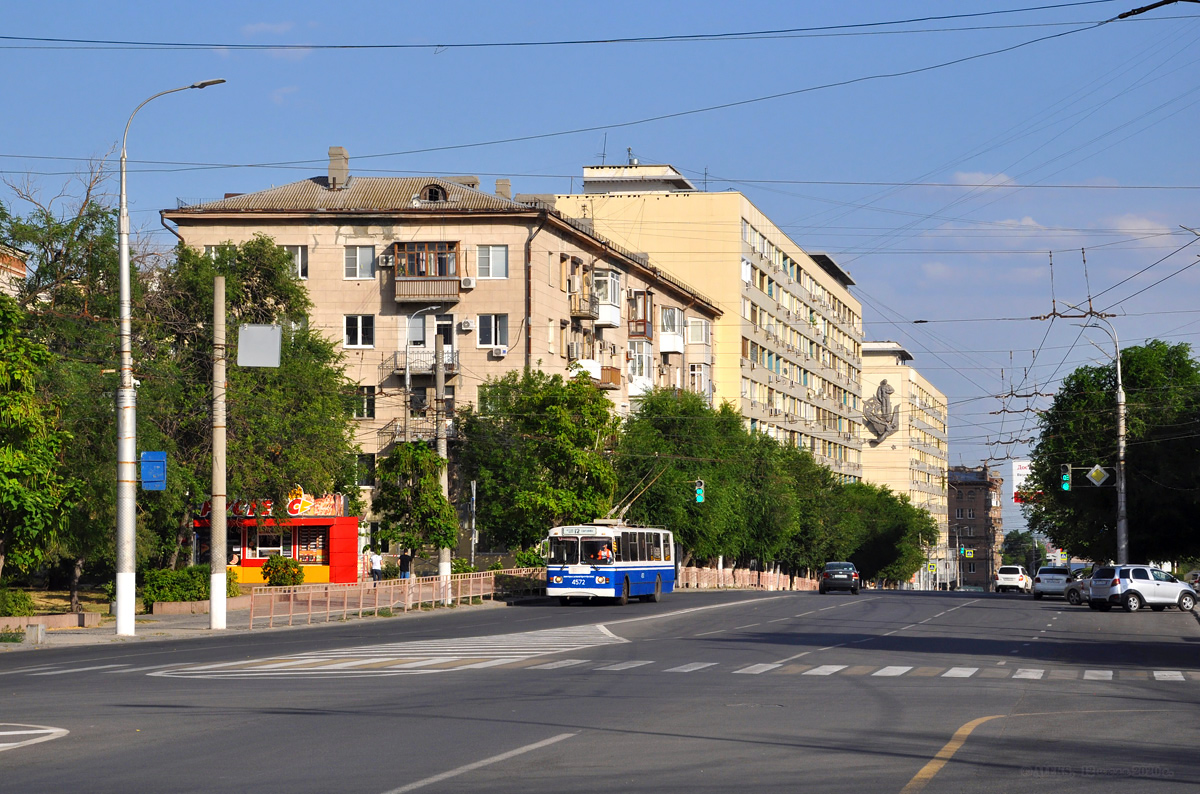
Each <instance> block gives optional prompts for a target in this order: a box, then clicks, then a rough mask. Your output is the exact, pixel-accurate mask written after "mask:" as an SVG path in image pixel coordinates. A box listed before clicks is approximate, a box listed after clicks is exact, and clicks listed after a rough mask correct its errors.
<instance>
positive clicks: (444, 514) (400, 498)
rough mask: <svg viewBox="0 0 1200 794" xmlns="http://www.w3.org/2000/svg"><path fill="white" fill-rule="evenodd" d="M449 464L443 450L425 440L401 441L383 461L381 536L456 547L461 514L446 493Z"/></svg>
mask: <svg viewBox="0 0 1200 794" xmlns="http://www.w3.org/2000/svg"><path fill="white" fill-rule="evenodd" d="M445 467H446V462H445V461H444V460H442V458H441V457H440V456H439V455H438V454H437V450H436V449H432V448H431V447H430V446H429V445H428V444H426V443H425V442H424V441H416V442H413V443H410V444H397V445H396V446H395V447H393V449H392V451H391V452H390V453H388V455H387V457H385V458H383V459H382V460H381V461H379V465H378V477H379V486H378V487H377V488H376V489H375V495H374V498H373V499H372V502H371V508H372V510H374V512H375V515H376V517H377V518H378V519H379V537H380V539H382V540H387V541H390V542H391V543H393V544H397V543H398V544H399V546H400V548H402V549H420V548H421V547H423V546H426V545H432V546H434V547H435V548H439V549H449V548H453V547H454V545H455V543H456V542H457V540H458V516H457V514H456V513H455V511H454V506H453V505H451V504H450V502H449V501H448V500H447V499H446V497H445V495H444V494H443V493H442V483H441V473H442V470H443V469H444V468H445Z"/></svg>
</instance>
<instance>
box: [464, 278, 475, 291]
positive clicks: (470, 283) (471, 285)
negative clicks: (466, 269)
mask: <svg viewBox="0 0 1200 794" xmlns="http://www.w3.org/2000/svg"><path fill="white" fill-rule="evenodd" d="M461 284H462V288H463V289H475V279H474V277H472V276H463V277H462V281H461Z"/></svg>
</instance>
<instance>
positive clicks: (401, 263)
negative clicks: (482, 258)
mask: <svg viewBox="0 0 1200 794" xmlns="http://www.w3.org/2000/svg"><path fill="white" fill-rule="evenodd" d="M499 247H503V246H499ZM395 251H396V275H397V276H405V277H408V278H434V277H437V276H447V277H448V276H455V275H457V274H458V243H396V246H395ZM507 267H508V265H507V262H506V263H505V268H506V269H507Z"/></svg>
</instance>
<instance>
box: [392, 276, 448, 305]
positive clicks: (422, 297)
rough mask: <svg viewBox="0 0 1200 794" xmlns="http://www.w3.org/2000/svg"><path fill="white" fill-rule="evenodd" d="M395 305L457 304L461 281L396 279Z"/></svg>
mask: <svg viewBox="0 0 1200 794" xmlns="http://www.w3.org/2000/svg"><path fill="white" fill-rule="evenodd" d="M395 281H396V303H457V302H458V299H459V291H460V290H461V289H462V279H460V278H458V277H457V276H434V277H412V276H397V277H396V280H395Z"/></svg>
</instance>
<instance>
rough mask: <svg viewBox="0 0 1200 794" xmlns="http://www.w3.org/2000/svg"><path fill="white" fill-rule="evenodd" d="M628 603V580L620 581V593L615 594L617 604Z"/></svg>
mask: <svg viewBox="0 0 1200 794" xmlns="http://www.w3.org/2000/svg"><path fill="white" fill-rule="evenodd" d="M628 603H629V580H628V579H626V580H625V581H624V582H622V583H621V595H619V596H617V606H619V607H623V606H625V605H626V604H628Z"/></svg>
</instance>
